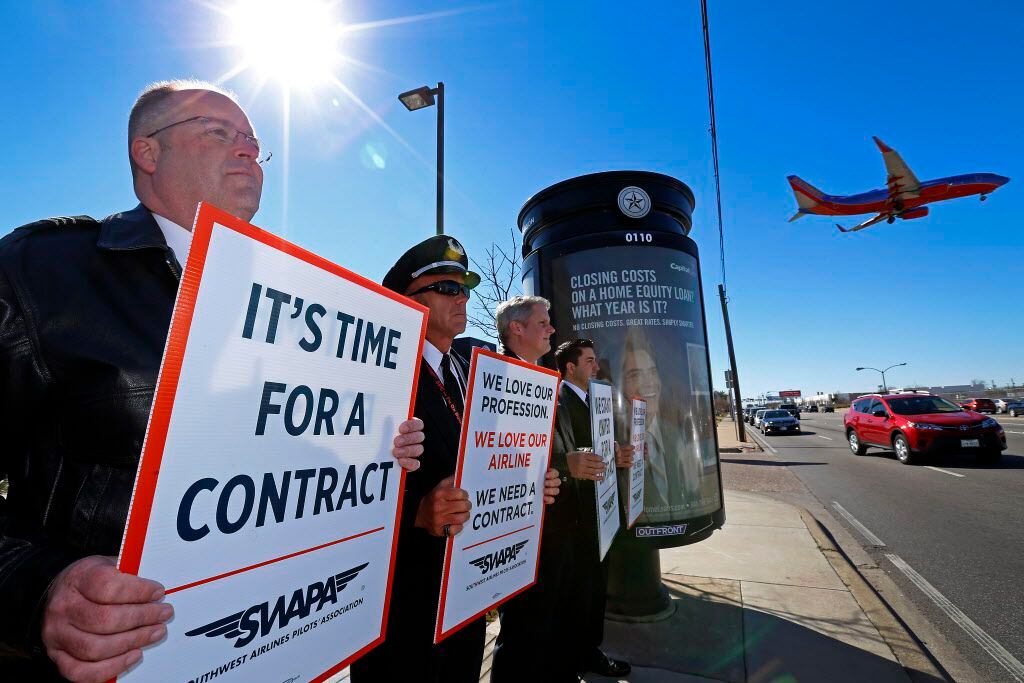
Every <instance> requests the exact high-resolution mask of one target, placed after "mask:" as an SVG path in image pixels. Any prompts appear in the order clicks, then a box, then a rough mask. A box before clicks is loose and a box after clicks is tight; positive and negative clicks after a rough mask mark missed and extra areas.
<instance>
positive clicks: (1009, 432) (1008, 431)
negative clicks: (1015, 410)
mask: <svg viewBox="0 0 1024 683" xmlns="http://www.w3.org/2000/svg"><path fill="white" fill-rule="evenodd" d="M1005 431H1006V433H1007V434H1024V432H1011V431H1010V430H1005Z"/></svg>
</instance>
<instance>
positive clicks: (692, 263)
mask: <svg viewBox="0 0 1024 683" xmlns="http://www.w3.org/2000/svg"><path fill="white" fill-rule="evenodd" d="M595 264H600V265H596V266H595ZM551 273H552V274H551V279H552V281H553V282H558V283H566V284H567V285H568V291H567V292H566V293H565V294H564V295H562V296H557V297H554V299H553V300H552V309H551V317H552V319H553V320H555V321H556V322H557V325H558V326H559V329H563V328H564V329H566V330H567V334H568V335H571V336H572V337H586V338H589V339H592V340H593V341H594V344H595V347H596V349H597V353H598V363H599V366H600V371H599V374H598V377H599V379H604V380H608V381H609V382H611V383H612V384H614V385H615V387H616V392H615V395H616V403H615V405H616V411H615V412H616V414H617V415H618V416H619V419H620V425H621V426H622V427H625V425H626V421H627V418H628V416H629V414H630V413H629V403H628V399H629V398H631V397H639V398H643V399H645V400H646V401H647V425H646V427H647V434H646V438H645V445H646V452H647V460H646V463H645V466H644V467H645V476H644V478H645V482H644V512H643V514H642V515H641V516H640V517H639V519H638V520H637V528H638V529H639V527H641V526H643V525H657V524H665V523H671V522H678V521H681V520H686V519H692V518H696V517H700V516H702V515H708V514H711V513H713V512H715V511H717V510H719V509H721V507H722V501H721V495H720V492H719V481H718V477H719V474H718V461H717V452H716V446H715V432H714V429H715V422H714V415H713V412H712V401H711V378H710V376H709V372H708V366H707V349H706V347H705V345H704V321H703V316H702V311H701V299H700V297H701V296H702V293H701V290H700V281H699V278H698V266H697V259H696V258H695V257H693V256H691V255H690V254H687V253H684V252H681V251H677V250H669V249H663V248H659V247H653V246H652V247H648V246H643V245H630V246H612V247H603V248H597V249H589V250H584V251H578V252H574V253H569V254H565V255H563V256H560V257H558V258H556V259H554V260H553V262H552V265H551ZM595 438H596V432H595ZM640 531H644V529H640Z"/></svg>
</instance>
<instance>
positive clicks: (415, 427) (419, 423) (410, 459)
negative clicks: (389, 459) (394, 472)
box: [391, 417, 423, 472]
mask: <svg viewBox="0 0 1024 683" xmlns="http://www.w3.org/2000/svg"><path fill="white" fill-rule="evenodd" d="M422 443H423V420H421V419H419V418H418V417H414V418H412V419H411V420H406V421H405V422H403V423H402V424H400V425H398V434H396V435H395V440H394V442H393V444H394V446H395V447H394V448H392V449H391V455H393V456H395V460H397V461H398V464H399V465H401V467H402V469H404V470H408V471H409V472H415V471H416V470H418V469H419V467H420V461H419V460H417V458H419V457H420V456H421V455H423V446H422V445H421V444H422Z"/></svg>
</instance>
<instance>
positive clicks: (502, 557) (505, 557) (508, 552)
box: [469, 541, 529, 574]
mask: <svg viewBox="0 0 1024 683" xmlns="http://www.w3.org/2000/svg"><path fill="white" fill-rule="evenodd" d="M527 543H529V541H519V542H518V543H513V544H512V545H510V546H505V547H504V548H502V549H501V550H496V551H494V552H493V553H489V554H487V555H484V556H482V557H478V558H476V559H475V560H470V561H469V563H470V564H473V565H476V566H477V567H479V568H480V573H481V574H489V573H491V572H492V571H494V570H495V569H497V568H498V567H501V566H504V565H506V564H508V563H509V562H513V561H515V559H516V558H517V557H518V556H519V551H521V550H522V549H523V548H525V547H526V544H527Z"/></svg>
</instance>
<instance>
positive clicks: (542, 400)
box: [434, 348, 558, 642]
mask: <svg viewBox="0 0 1024 683" xmlns="http://www.w3.org/2000/svg"><path fill="white" fill-rule="evenodd" d="M469 372H470V380H469V390H468V391H467V392H466V414H465V416H464V419H463V421H462V439H461V441H460V443H459V460H458V466H457V469H456V472H455V486H457V487H459V488H461V489H465V490H466V491H468V492H469V499H470V502H471V503H472V504H473V509H472V510H471V511H470V518H469V521H468V522H467V523H466V525H465V526H464V527H463V528H462V532H461V533H460V534H459V535H458V536H455V537H453V538H449V539H448V545H447V547H446V549H445V557H444V574H443V576H442V581H441V601H440V604H439V605H438V611H437V626H436V629H435V632H434V642H440V641H441V640H443V639H444V638H447V637H448V636H449V635H451V634H452V633H454V632H456V631H458V630H459V629H460V628H462V627H463V626H465V625H466V624H467V623H469V622H470V621H473V620H474V619H476V618H478V617H480V616H481V615H483V614H484V613H485V612H487V610H489V609H492V608H493V607H495V606H497V605H500V604H501V603H503V602H505V601H506V600H508V599H509V598H511V597H513V596H514V595H516V594H518V593H521V592H522V591H524V590H526V589H527V588H529V587H530V586H532V585H533V584H534V583H535V582H536V581H537V562H538V559H539V557H540V538H541V529H542V526H543V521H544V474H545V472H547V469H548V462H549V461H550V459H551V433H552V431H553V430H554V426H555V406H556V400H557V396H558V373H556V372H554V371H552V370H548V369H546V368H542V367H539V366H536V365H532V364H530V363H526V362H524V361H521V360H518V359H515V358H510V357H507V356H502V355H499V354H497V353H494V352H492V351H488V350H486V349H480V348H477V349H474V350H473V359H472V362H471V365H470V371H469Z"/></svg>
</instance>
